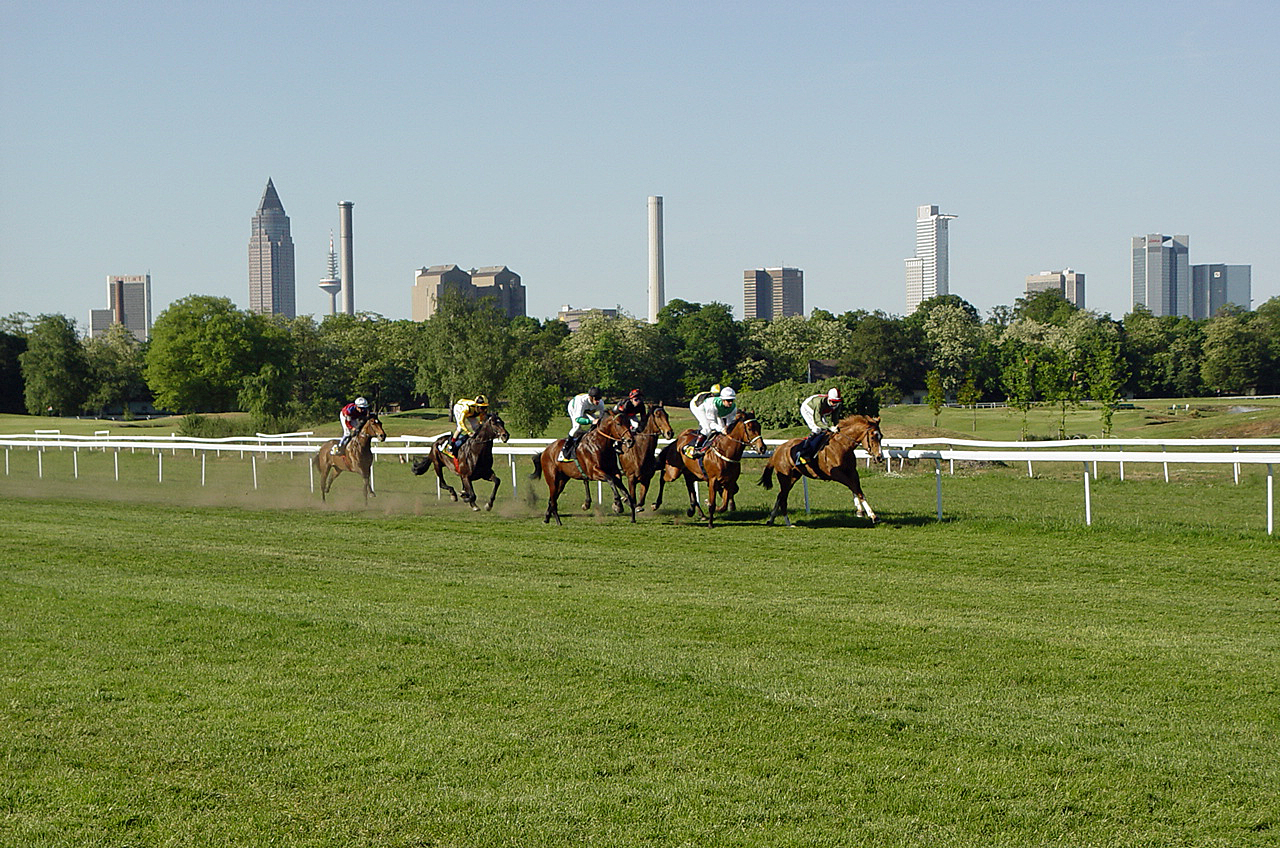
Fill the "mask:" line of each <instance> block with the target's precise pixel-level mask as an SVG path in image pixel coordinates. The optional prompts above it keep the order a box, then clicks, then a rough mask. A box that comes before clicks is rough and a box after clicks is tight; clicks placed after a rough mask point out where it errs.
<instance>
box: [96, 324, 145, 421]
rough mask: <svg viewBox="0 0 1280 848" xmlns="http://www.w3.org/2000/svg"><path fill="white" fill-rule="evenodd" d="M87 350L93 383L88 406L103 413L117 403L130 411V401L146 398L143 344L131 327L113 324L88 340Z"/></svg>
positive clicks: (100, 413)
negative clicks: (143, 374) (143, 373)
mask: <svg viewBox="0 0 1280 848" xmlns="http://www.w3.org/2000/svg"><path fill="white" fill-rule="evenodd" d="M84 352H85V360H86V363H87V364H88V368H89V386H90V391H89V395H88V397H87V398H86V400H85V405H86V407H87V408H89V409H94V410H97V411H98V414H99V415H102V414H105V412H106V410H107V409H108V408H109V407H112V406H117V405H118V406H120V407H121V408H122V409H123V410H125V411H126V412H127V410H128V405H129V403H130V402H131V401H142V400H145V399H146V397H147V382H146V380H145V379H144V378H143V376H142V370H143V366H144V364H145V362H144V359H143V354H142V344H141V343H140V342H139V341H138V340H137V338H136V337H135V336H134V335H133V333H132V332H130V331H129V328H128V327H126V326H124V325H123V324H112V325H111V326H110V327H108V328H107V330H106V332H104V333H103V334H102V335H100V336H98V337H97V338H92V339H89V340H87V341H86V342H85V343H84Z"/></svg>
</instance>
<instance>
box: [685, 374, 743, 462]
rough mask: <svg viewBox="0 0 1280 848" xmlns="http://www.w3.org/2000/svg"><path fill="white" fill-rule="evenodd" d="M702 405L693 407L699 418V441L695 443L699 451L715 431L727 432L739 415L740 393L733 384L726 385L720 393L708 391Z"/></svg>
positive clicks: (695, 448)
mask: <svg viewBox="0 0 1280 848" xmlns="http://www.w3.org/2000/svg"><path fill="white" fill-rule="evenodd" d="M708 395H709V396H708V397H707V399H706V400H704V401H703V402H702V404H701V405H700V406H697V407H693V417H694V418H696V419H698V426H699V430H698V441H697V442H696V443H695V444H694V445H693V450H694V452H695V453H697V452H698V451H700V450H703V448H704V447H705V446H706V443H707V441H708V439H710V438H711V436H712V435H713V434H715V433H727V432H729V428H730V427H732V426H733V421H734V419H735V418H737V417H738V408H737V400H738V393H737V392H735V391H734V390H733V387H732V386H725V387H724V388H723V389H721V390H720V393H719V394H718V395H711V394H710V393H708Z"/></svg>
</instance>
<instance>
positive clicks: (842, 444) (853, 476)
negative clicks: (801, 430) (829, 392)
mask: <svg viewBox="0 0 1280 848" xmlns="http://www.w3.org/2000/svg"><path fill="white" fill-rule="evenodd" d="M806 438H808V436H805V437H802V438H799V439H792V440H791V441H789V442H787V443H785V444H783V445H782V446H781V447H779V448H778V449H777V450H775V451H774V452H773V456H771V457H769V461H768V463H766V464H765V467H764V473H763V474H761V475H760V485H761V486H764V487H765V488H766V489H771V488H773V475H774V473H775V472H776V473H777V475H778V500H777V501H776V502H775V503H774V505H773V511H772V512H770V513H769V521H768V523H769V524H772V523H773V520H774V519H775V518H777V517H778V516H779V515H781V516H782V517H783V518H784V519H785V520H786V522H787V526H788V527H790V526H791V516H790V514H788V512H787V495H788V494H790V492H791V487H792V486H794V485H795V484H796V481H797V480H799V479H800V478H801V477H811V478H813V479H814V480H835V481H836V482H837V483H841V484H843V485H844V486H846V487H847V488H848V489H849V491H850V492H853V505H854V507H855V508H856V509H857V514H858V516H859V517H862V516H863V515H864V513H865V515H866V516H867V517H868V518H870V519H871V523H872V524H874V523H875V521H876V514H875V511H874V510H872V509H871V504H869V503H867V498H866V496H865V495H863V494H862V483H861V482H859V480H858V457H857V454H856V452H857V449H858V447H859V446H862V447H863V448H864V449H866V451H867V453H868V454H870V455H871V456H873V457H875V459H876V460H881V459H882V456H881V453H880V439H881V435H880V419H879V418H878V417H877V418H870V417H868V416H866V415H850V416H849V417H848V418H844V419H842V420H841V421H840V423H839V424H837V425H836V431H835V432H834V433H832V434H831V435H830V437H828V439H827V441H826V443H825V444H824V445H823V446H822V448H821V449H819V451H818V453H817V454H816V455H815V456H814V458H813V459H811V460H807V461H805V462H802V463H800V464H797V463H796V459H795V456H794V453H795V450H794V449H795V448H796V447H797V446H799V444H800V443H801V442H803V441H804V440H805V439H806Z"/></svg>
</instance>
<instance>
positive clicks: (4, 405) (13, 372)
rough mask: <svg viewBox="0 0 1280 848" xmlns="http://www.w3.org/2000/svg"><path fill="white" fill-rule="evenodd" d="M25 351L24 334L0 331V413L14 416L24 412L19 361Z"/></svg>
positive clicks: (25, 340) (25, 338)
mask: <svg viewBox="0 0 1280 848" xmlns="http://www.w3.org/2000/svg"><path fill="white" fill-rule="evenodd" d="M26 349H27V336H26V334H25V333H24V334H22V335H17V334H15V333H10V332H5V331H3V330H0V412H8V413H11V414H14V415H21V414H22V413H24V412H26V402H25V401H24V400H23V388H24V386H23V381H22V365H21V362H20V359H19V357H21V356H22V352H23V351H25V350H26Z"/></svg>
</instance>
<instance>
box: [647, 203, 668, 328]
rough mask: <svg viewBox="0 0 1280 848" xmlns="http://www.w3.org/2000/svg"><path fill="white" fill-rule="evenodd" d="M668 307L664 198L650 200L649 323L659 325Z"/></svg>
mask: <svg viewBox="0 0 1280 848" xmlns="http://www.w3.org/2000/svg"><path fill="white" fill-rule="evenodd" d="M666 305H667V292H666V280H665V279H664V277H663V268H662V198H661V197H658V196H656V195H655V196H653V197H650V198H649V323H650V324H656V323H658V313H659V312H660V311H661V310H662V307H664V306H666Z"/></svg>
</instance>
